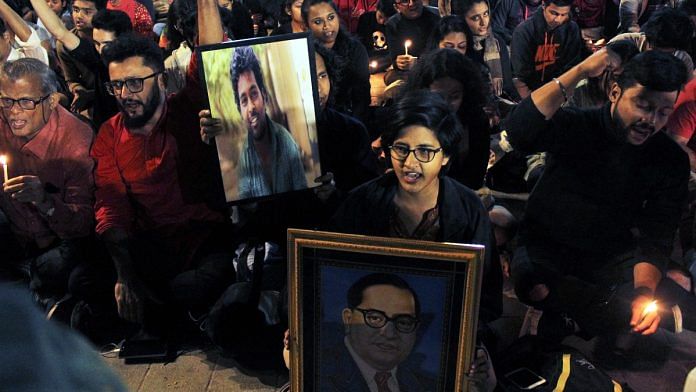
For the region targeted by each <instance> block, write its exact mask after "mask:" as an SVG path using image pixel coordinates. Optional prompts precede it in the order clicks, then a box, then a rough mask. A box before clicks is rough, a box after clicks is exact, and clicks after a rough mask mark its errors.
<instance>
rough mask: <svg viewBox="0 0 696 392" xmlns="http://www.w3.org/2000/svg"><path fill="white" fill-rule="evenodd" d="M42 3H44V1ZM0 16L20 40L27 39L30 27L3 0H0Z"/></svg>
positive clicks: (29, 34)
mask: <svg viewBox="0 0 696 392" xmlns="http://www.w3.org/2000/svg"><path fill="white" fill-rule="evenodd" d="M44 5H46V2H45V1H44ZM46 7H48V5H46ZM0 18H2V20H4V21H5V23H7V26H8V27H9V28H10V29H11V30H12V31H13V32H14V33H15V35H16V36H17V38H19V39H20V40H21V41H28V40H29V37H30V36H31V32H32V30H31V28H30V27H29V25H27V22H25V21H24V19H22V17H21V16H19V15H17V13H16V12H14V10H13V9H12V8H11V7H10V6H9V5H7V3H6V2H5V0H0Z"/></svg>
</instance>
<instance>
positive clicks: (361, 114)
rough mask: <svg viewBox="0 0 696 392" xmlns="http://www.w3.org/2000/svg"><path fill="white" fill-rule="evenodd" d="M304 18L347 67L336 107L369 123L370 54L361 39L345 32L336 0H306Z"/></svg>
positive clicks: (323, 42)
mask: <svg viewBox="0 0 696 392" xmlns="http://www.w3.org/2000/svg"><path fill="white" fill-rule="evenodd" d="M302 18H303V19H304V21H305V24H307V27H308V29H309V31H311V32H312V35H313V36H314V38H315V39H316V40H317V41H319V42H320V43H321V44H322V45H324V47H326V48H328V49H331V50H332V51H334V52H335V53H336V54H337V55H339V56H341V57H342V58H343V61H344V62H345V64H346V66H345V69H344V70H343V78H342V80H341V82H340V85H338V86H337V87H338V89H339V90H341V94H340V95H339V96H336V102H335V108H336V109H337V110H340V111H343V112H345V113H347V114H349V115H352V116H353V117H356V118H357V119H359V120H360V121H362V122H365V121H367V119H368V116H369V114H368V108H369V106H370V71H369V69H368V59H367V51H366V50H365V48H364V47H363V46H362V45H361V44H360V42H358V40H356V39H355V38H353V37H351V36H350V35H348V33H346V32H345V31H343V28H341V24H340V23H339V17H338V10H337V8H336V5H335V4H334V2H333V1H332V0H305V2H304V3H303V4H302Z"/></svg>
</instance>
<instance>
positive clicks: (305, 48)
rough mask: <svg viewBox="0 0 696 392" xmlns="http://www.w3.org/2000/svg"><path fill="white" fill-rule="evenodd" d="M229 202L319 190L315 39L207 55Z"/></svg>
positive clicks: (254, 44)
mask: <svg viewBox="0 0 696 392" xmlns="http://www.w3.org/2000/svg"><path fill="white" fill-rule="evenodd" d="M199 56H200V58H199V60H200V61H201V64H202V65H203V67H202V69H203V73H204V79H205V86H206V89H207V92H208V103H209V105H210V111H211V115H212V117H213V118H216V119H220V121H221V127H222V132H221V133H220V134H219V135H218V136H216V137H215V143H216V146H217V151H218V158H219V160H220V171H221V173H222V182H223V186H224V190H225V198H226V200H227V202H237V201H240V200H250V199H259V198H266V197H269V196H273V195H277V194H281V193H286V192H291V191H297V190H302V189H307V188H311V187H314V186H318V185H320V184H317V183H315V182H314V180H315V179H316V178H317V177H319V176H320V175H321V167H320V164H319V152H318V144H317V129H316V114H315V107H316V105H315V102H317V101H316V99H317V98H316V97H317V93H316V91H317V89H316V81H315V80H314V78H313V77H312V75H314V70H313V69H314V56H313V51H312V48H311V46H310V44H309V36H308V34H293V35H286V36H281V37H267V38H258V39H248V40H239V41H232V42H227V43H223V44H218V45H211V46H206V47H202V48H201V51H200V55H199Z"/></svg>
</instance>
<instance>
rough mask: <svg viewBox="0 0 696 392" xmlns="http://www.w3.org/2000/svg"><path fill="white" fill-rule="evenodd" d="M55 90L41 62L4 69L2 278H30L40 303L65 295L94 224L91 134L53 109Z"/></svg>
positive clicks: (0, 80) (17, 62)
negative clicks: (40, 300)
mask: <svg viewBox="0 0 696 392" xmlns="http://www.w3.org/2000/svg"><path fill="white" fill-rule="evenodd" d="M57 87H58V85H57V80H56V76H55V73H54V72H53V71H51V70H50V69H49V68H48V66H47V65H46V64H44V63H42V62H41V61H39V60H36V59H31V58H24V59H17V60H14V61H11V62H8V63H5V64H4V65H3V68H2V76H1V77H0V96H1V98H0V106H1V107H2V116H3V121H2V123H0V151H2V154H3V155H4V156H5V158H6V165H5V178H4V183H3V190H2V193H0V210H2V214H1V215H2V217H3V219H2V222H3V223H2V224H3V226H5V227H4V229H3V233H7V234H4V235H2V236H0V239H1V240H2V245H1V246H0V247H1V248H2V249H3V251H2V252H3V261H2V265H1V266H0V269H1V270H2V273H1V277H0V279H3V280H8V279H14V278H20V279H29V280H30V287H31V288H32V289H33V290H34V291H35V292H37V294H38V295H39V298H40V299H42V300H45V301H43V302H42V304H48V303H49V302H48V300H52V301H51V302H53V301H56V300H59V299H61V298H62V297H63V296H64V295H65V294H66V293H67V288H68V278H69V277H70V274H71V273H72V271H73V269H74V268H75V266H76V265H77V264H79V263H80V262H81V261H83V260H85V258H86V257H87V256H89V255H87V254H86V252H85V250H86V248H87V247H86V245H87V243H88V242H89V238H90V234H91V233H92V230H93V227H94V210H93V202H94V195H93V192H94V179H93V177H92V169H93V168H94V162H93V161H92V159H91V158H90V156H89V148H90V146H91V145H92V140H93V138H94V135H93V133H92V130H91V129H90V127H89V126H88V125H87V124H84V123H83V122H81V121H80V120H78V119H77V118H75V117H74V116H73V115H72V114H70V112H68V111H67V110H65V109H64V108H63V107H62V106H60V105H58V98H57V94H56V91H57ZM7 226H9V228H11V232H9V230H7V228H8V227H7ZM13 276H14V277H13ZM46 310H49V309H46Z"/></svg>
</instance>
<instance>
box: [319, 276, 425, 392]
mask: <svg viewBox="0 0 696 392" xmlns="http://www.w3.org/2000/svg"><path fill="white" fill-rule="evenodd" d="M346 302H347V307H346V308H345V309H343V312H342V320H343V326H344V330H345V338H344V341H343V342H342V344H340V345H339V347H338V349H337V350H335V351H327V352H324V353H322V358H321V364H322V365H321V370H320V376H319V380H320V383H319V384H320V385H319V389H320V390H322V391H348V390H350V391H371V392H389V391H399V390H402V391H403V390H408V391H433V390H435V381H434V377H433V376H432V375H430V374H428V373H427V372H425V371H423V370H422V369H419V368H418V367H417V366H416V365H415V364H414V361H413V358H410V355H411V351H412V350H413V346H414V345H415V343H416V337H417V331H418V326H419V324H420V318H419V317H420V303H419V301H418V296H417V295H416V292H415V291H414V290H413V289H412V288H411V287H410V286H409V285H408V283H407V282H406V281H404V280H403V279H402V278H400V277H399V276H397V275H393V274H385V273H374V274H369V275H365V276H363V277H362V278H360V279H358V280H357V281H356V282H355V283H353V285H352V286H351V287H350V288H349V289H348V293H347V301H346Z"/></svg>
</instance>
